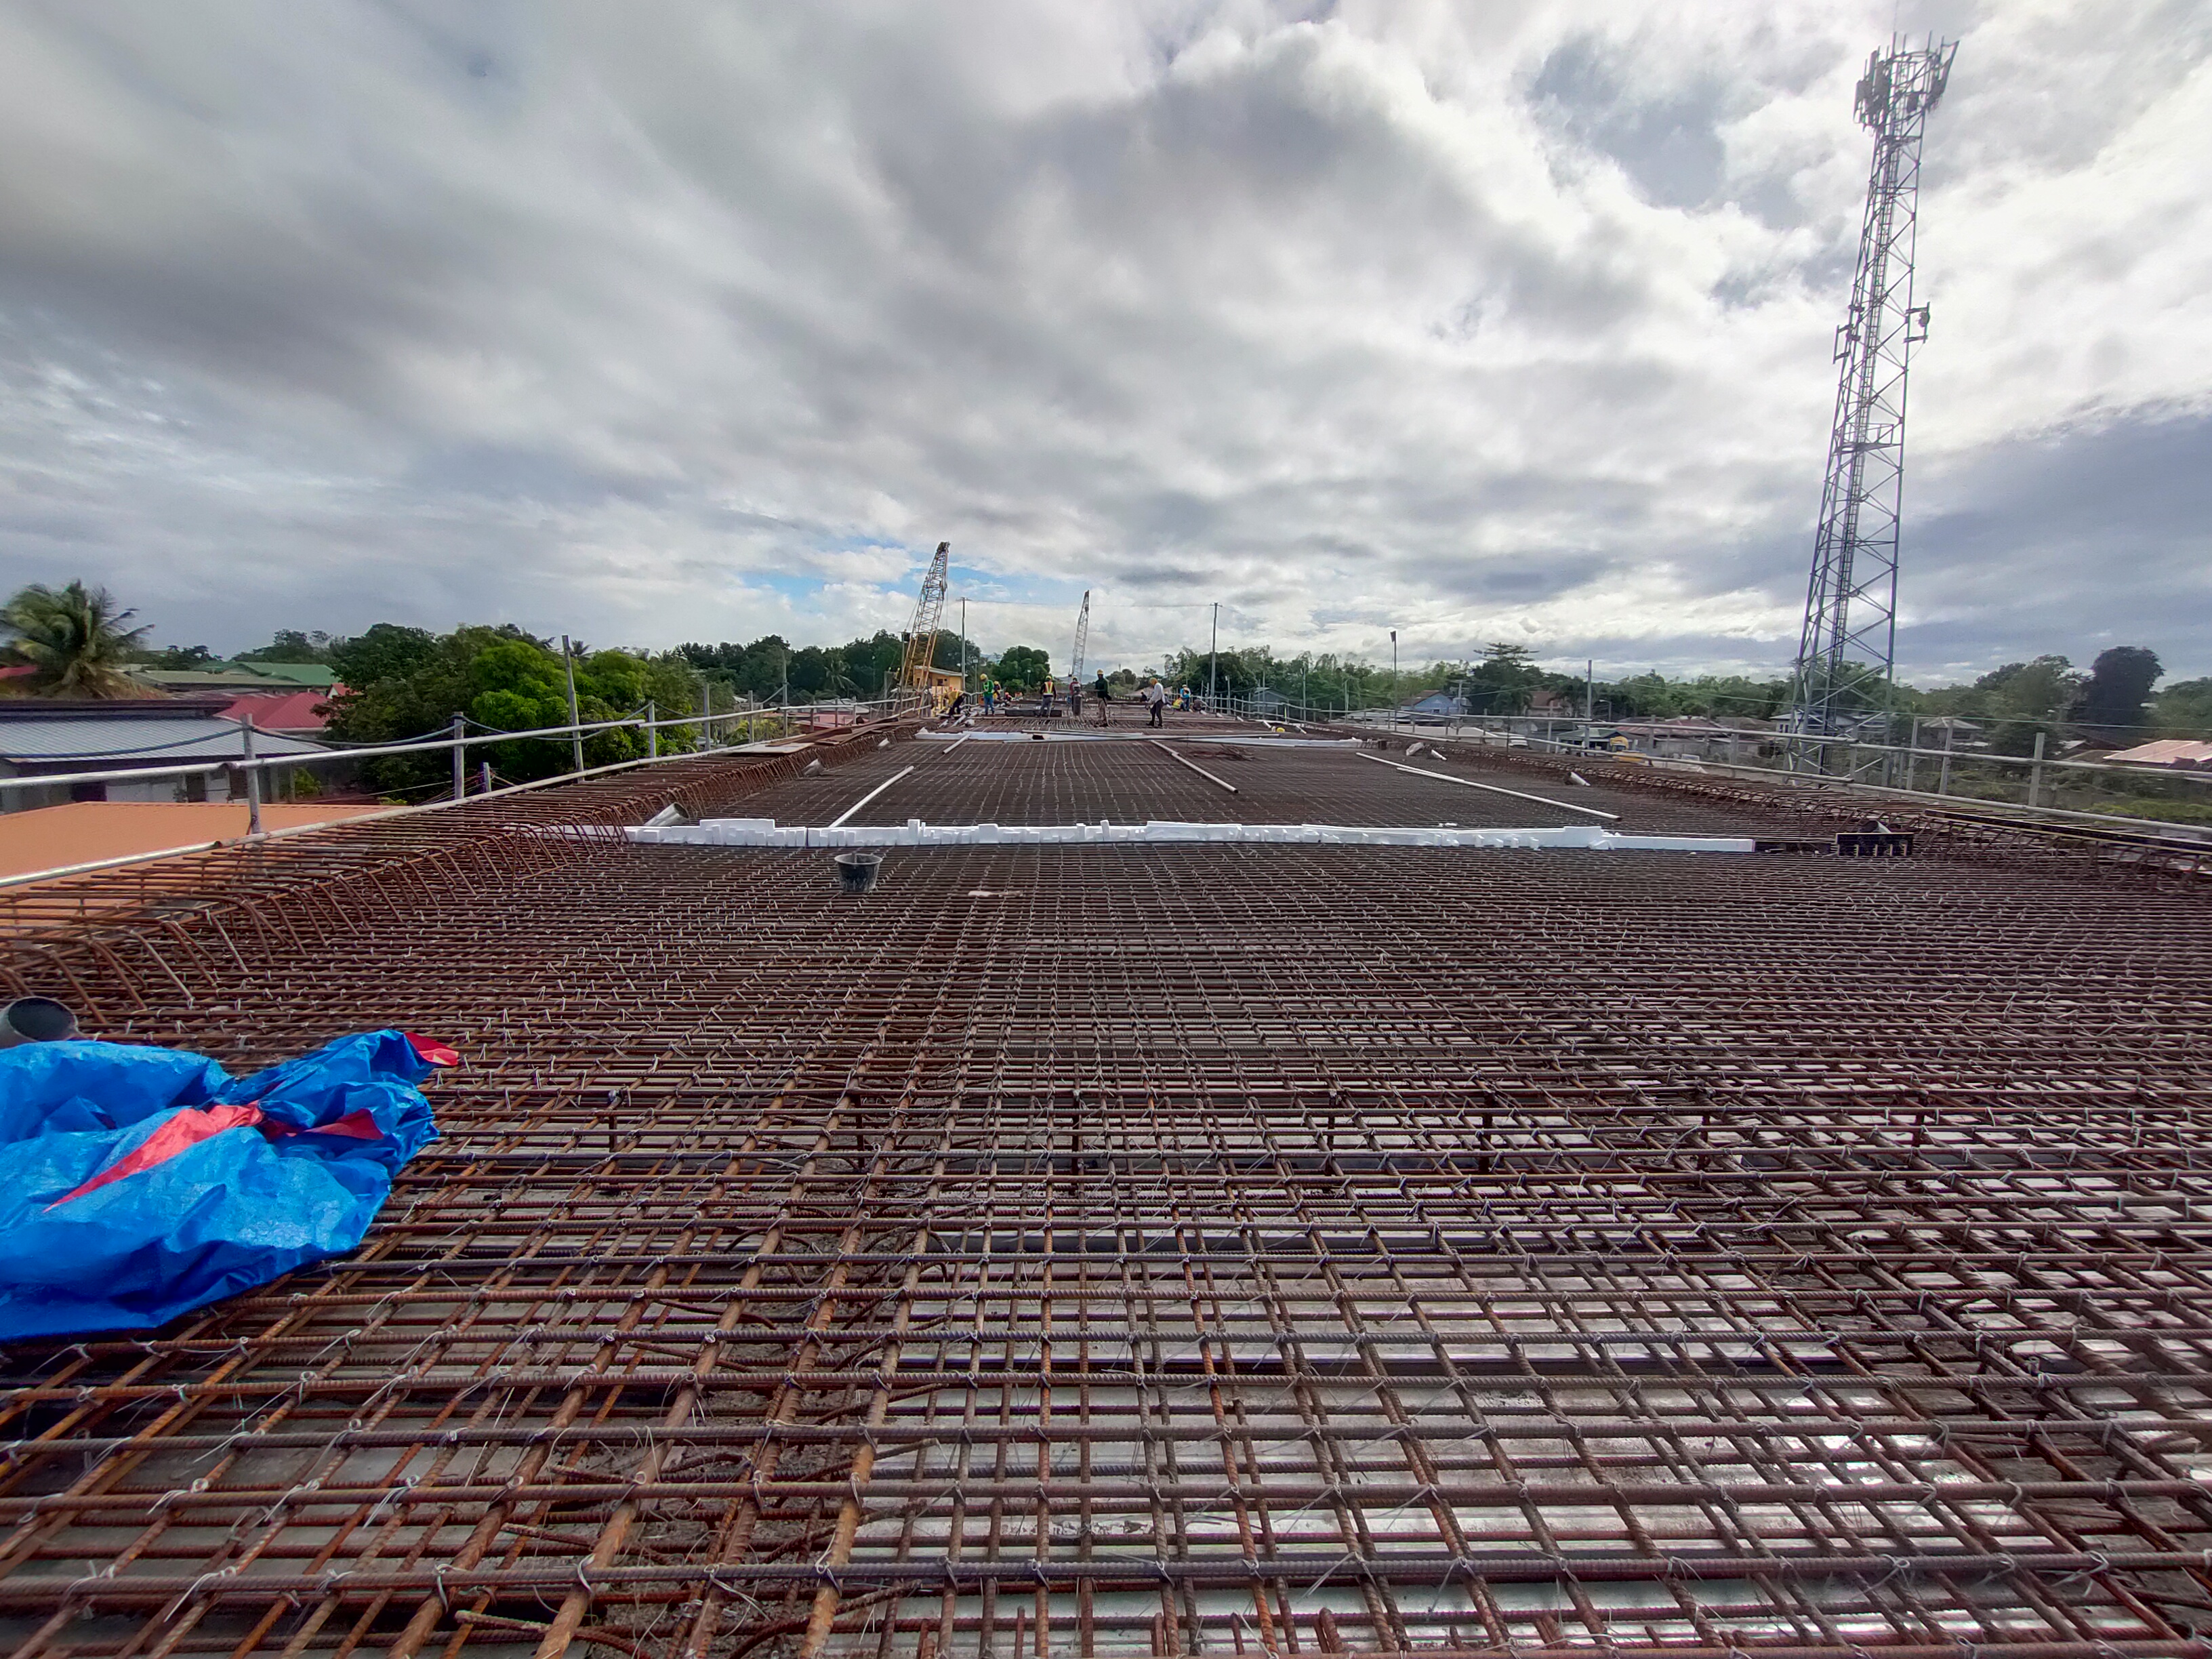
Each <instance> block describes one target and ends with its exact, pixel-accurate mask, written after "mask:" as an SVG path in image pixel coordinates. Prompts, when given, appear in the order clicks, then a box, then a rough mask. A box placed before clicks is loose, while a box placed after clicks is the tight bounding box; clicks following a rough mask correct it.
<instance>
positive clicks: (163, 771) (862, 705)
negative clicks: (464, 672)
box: [0, 700, 894, 834]
mask: <svg viewBox="0 0 2212 1659" xmlns="http://www.w3.org/2000/svg"><path fill="white" fill-rule="evenodd" d="M893 708H894V705H893V704H892V703H891V702H884V701H881V700H872V701H867V702H859V701H855V702H841V703H839V704H836V705H835V706H825V705H823V704H817V703H781V704H774V705H768V706H763V707H760V708H739V709H723V710H719V711H716V712H714V713H711V714H674V715H666V716H664V715H662V714H659V712H658V711H657V710H656V709H655V708H654V706H653V704H652V703H650V702H648V703H647V704H646V705H645V707H644V708H641V709H640V710H637V711H635V713H632V714H623V715H618V716H617V717H615V718H614V719H611V720H578V721H573V722H571V723H569V724H568V725H565V726H535V727H532V728H531V729H529V730H527V731H521V732H507V731H501V730H499V729H497V728H495V727H490V726H480V725H477V724H476V723H475V722H472V721H471V720H469V719H468V717H467V716H465V715H462V714H456V715H454V716H453V729H452V731H451V732H449V733H447V734H446V735H443V736H439V737H424V738H409V739H407V740H406V741H404V742H402V743H384V744H362V745H360V746H357V747H356V746H348V747H345V748H314V749H310V750H287V751H285V752H283V753H277V754H263V753H259V752H258V751H257V746H256V742H255V739H256V738H263V737H267V736H268V735H270V734H269V733H265V732H259V731H258V729H257V728H256V727H255V726H253V724H252V721H251V720H244V719H240V720H239V721H238V722H237V725H238V727H239V740H240V753H239V754H238V755H237V756H235V757H224V758H222V759H219V760H197V761H188V762H182V763H178V764H176V765H173V766H123V767H113V768H110V769H106V770H103V771H92V772H81V771H52V772H41V773H34V774H29V775H19V776H15V777H0V793H19V792H22V791H27V790H37V789H55V788H72V789H73V788H76V787H79V786H82V785H88V784H100V785H103V786H104V785H106V784H110V783H136V784H146V783H155V782H160V781H163V780H167V779H179V780H182V779H188V778H207V777H215V776H228V777H233V778H236V779H238V780H240V781H241V782H242V783H243V784H244V786H245V789H246V809H247V817H248V823H249V828H250V829H251V831H252V833H254V834H259V833H260V830H261V805H262V797H263V793H264V777H265V775H266V774H268V773H270V772H275V771H291V770H295V769H305V768H312V767H315V766H327V765H331V764H335V763H353V762H356V761H364V760H375V759H380V758H383V757H390V756H396V755H435V754H437V753H439V752H440V751H441V750H444V751H449V752H450V753H451V755H452V757H453V799H456V800H459V799H464V798H465V796H466V795H467V794H468V793H469V787H468V783H469V779H468V751H469V750H471V749H483V748H489V747H491V746H493V745H495V744H506V743H518V742H523V741H526V740H538V741H545V742H550V741H556V740H558V739H560V738H568V740H569V741H570V744H571V745H572V749H573V753H574V764H573V765H572V766H571V767H570V769H568V772H565V773H560V774H556V775H555V776H556V777H562V776H581V775H584V774H585V773H586V772H588V771H592V770H594V768H591V767H587V766H586V765H585V763H584V739H585V738H586V737H589V736H591V735H592V734H594V733H597V732H612V731H636V732H642V733H643V734H644V737H645V747H646V753H645V758H646V759H647V760H655V759H661V758H668V759H676V758H679V757H696V756H701V755H708V754H713V753H714V752H716V750H718V749H726V748H727V747H729V746H730V745H729V744H727V742H726V738H728V736H729V735H730V733H731V732H732V729H733V728H742V730H743V732H744V739H743V740H744V742H748V743H751V742H760V741H773V740H775V738H779V737H781V738H788V737H790V736H791V735H793V727H794V726H797V727H798V728H799V730H800V731H802V732H803V731H807V730H817V729H820V728H821V727H822V726H823V725H824V724H836V725H845V724H857V723H859V722H860V721H862V720H872V719H878V718H881V717H882V716H883V715H884V714H889V713H890V712H893ZM837 717H849V718H837ZM764 724H769V725H773V726H775V731H774V732H769V733H766V734H764V733H763V732H762V731H761V729H760V728H761V727H762V726H763V725H764ZM693 726H696V727H699V728H701V731H700V737H701V739H702V741H701V742H700V743H699V744H698V745H697V746H696V747H693V748H690V749H683V750H671V752H670V753H669V754H668V755H667V756H665V757H664V756H663V755H662V753H661V746H662V745H661V739H662V737H663V735H664V734H665V733H668V732H675V731H681V730H686V729H688V728H690V727H693ZM471 727H473V729H471ZM718 737H720V738H723V739H725V741H724V742H722V743H719V744H718V743H717V742H716V741H715V739H716V738H718ZM52 758H54V759H65V758H70V757H52Z"/></svg>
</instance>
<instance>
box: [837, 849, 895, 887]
mask: <svg viewBox="0 0 2212 1659" xmlns="http://www.w3.org/2000/svg"><path fill="white" fill-rule="evenodd" d="M883 867H884V855H883V854H881V853H840V854H837V890H838V891H839V892H841V893H872V892H873V891H875V890H876V877H877V875H878V873H879V872H881V871H882V869H883Z"/></svg>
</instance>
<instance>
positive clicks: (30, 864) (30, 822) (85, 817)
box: [0, 800, 384, 876]
mask: <svg viewBox="0 0 2212 1659" xmlns="http://www.w3.org/2000/svg"><path fill="white" fill-rule="evenodd" d="M383 810H384V809H383V808H381V807H378V806H366V805H360V804H359V803H356V804H355V805H345V806H341V805H329V806H305V805H302V806H264V807H263V808H262V809H261V823H262V827H263V828H264V829H296V828H297V827H299V826H300V825H301V824H307V823H337V822H338V821H339V820H340V819H343V818H357V817H361V815H362V813H364V812H377V811H383ZM245 833H246V803H245V802H244V801H190V802H175V803H172V802H168V801H157V800H82V801H72V802H70V804H69V805H65V806H41V807H39V808H37V809H36V810H34V811H28V812H8V813H0V876H27V875H30V874H32V873H33V872H37V871H40V870H56V869H59V868H61V867H62V866H64V865H70V864H91V863H94V862H95V861H96V860H100V859H118V858H127V857H129V856H130V855H131V854H134V853H161V852H167V850H168V849H170V848H185V847H204V846H205V845H206V844H207V843H208V842H214V841H234V840H236V839H237V838H238V837H239V836H243V835H244V834H245Z"/></svg>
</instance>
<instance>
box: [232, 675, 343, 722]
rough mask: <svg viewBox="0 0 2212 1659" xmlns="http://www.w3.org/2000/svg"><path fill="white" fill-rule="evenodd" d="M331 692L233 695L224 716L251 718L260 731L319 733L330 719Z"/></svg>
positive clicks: (235, 718) (236, 718)
mask: <svg viewBox="0 0 2212 1659" xmlns="http://www.w3.org/2000/svg"><path fill="white" fill-rule="evenodd" d="M337 689H338V690H344V689H345V688H344V687H343V686H340V687H339V688H337ZM332 695H333V694H332V693H331V692H329V691H280V692H276V693H274V694H270V693H268V692H261V691H257V692H254V693H252V695H250V696H243V697H234V698H233V699H232V700H231V701H230V702H228V704H227V705H226V706H225V707H224V708H223V711H222V712H223V717H224V718H225V719H226V720H252V722H253V726H254V729H255V730H256V731H258V732H319V731H321V730H322V729H323V725H324V722H325V720H327V719H328V718H329V716H328V714H326V712H325V711H326V709H327V708H328V706H329V704H330V701H331V696H332Z"/></svg>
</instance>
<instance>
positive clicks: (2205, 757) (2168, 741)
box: [2105, 738, 2212, 766]
mask: <svg viewBox="0 0 2212 1659" xmlns="http://www.w3.org/2000/svg"><path fill="white" fill-rule="evenodd" d="M2105 758H2106V760H2113V761H2130V762H2132V763H2135V764H2136V765H2139V766H2185V765H2191V764H2194V765H2198V766H2202V765H2205V764H2208V763H2212V743H2197V742H2193V741H2191V739H2189V738H2160V740H2159V741H2158V742H2156V743H2146V744H2137V745H2136V747H2135V748H2133V749H2123V750H2121V751H2120V752H2119V753H2118V754H2117V755H2107V756H2106V757H2105Z"/></svg>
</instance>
